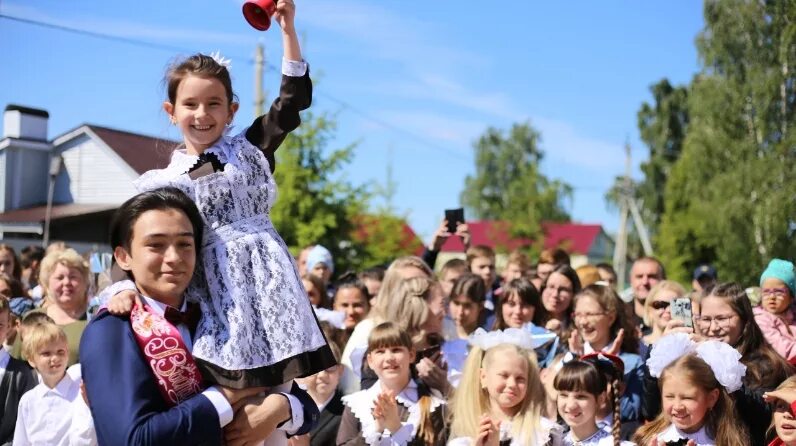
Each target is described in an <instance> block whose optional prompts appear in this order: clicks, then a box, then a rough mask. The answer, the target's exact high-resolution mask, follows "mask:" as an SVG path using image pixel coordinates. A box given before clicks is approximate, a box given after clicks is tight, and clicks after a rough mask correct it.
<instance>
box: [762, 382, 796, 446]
mask: <svg viewBox="0 0 796 446" xmlns="http://www.w3.org/2000/svg"><path fill="white" fill-rule="evenodd" d="M763 398H764V399H765V400H766V401H767V402H769V403H771V404H773V405H774V416H773V419H772V420H771V427H770V428H769V429H768V431H769V435H770V434H771V433H772V431H775V432H776V434H777V436H776V437H775V438H774V440H773V441H772V442H771V444H769V446H796V376H791V377H790V378H788V379H786V380H785V381H783V382H782V384H780V385H779V387H777V389H776V390H774V391H772V392H766V394H765V395H763Z"/></svg>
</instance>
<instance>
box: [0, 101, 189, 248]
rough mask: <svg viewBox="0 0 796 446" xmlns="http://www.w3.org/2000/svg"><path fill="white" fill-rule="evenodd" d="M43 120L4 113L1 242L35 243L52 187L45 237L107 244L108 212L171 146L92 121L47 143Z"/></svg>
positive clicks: (16, 109) (13, 108) (39, 115)
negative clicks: (135, 180) (50, 207)
mask: <svg viewBox="0 0 796 446" xmlns="http://www.w3.org/2000/svg"><path fill="white" fill-rule="evenodd" d="M48 118H49V114H48V113H47V112H46V111H44V110H37V109H32V108H28V107H23V106H18V105H8V106H6V108H5V112H4V114H3V136H2V139H0V239H2V240H3V242H4V243H11V244H12V245H15V246H21V245H29V244H35V243H40V242H41V240H42V238H43V236H44V233H45V219H46V213H47V202H48V192H49V188H50V186H52V190H53V193H52V204H53V206H52V211H51V223H50V240H62V241H65V242H67V243H69V244H70V245H74V246H76V247H79V246H86V247H96V246H100V245H106V244H107V241H108V227H109V223H110V218H111V216H112V214H113V211H114V210H115V209H116V208H118V207H119V205H120V204H122V203H123V202H124V201H125V200H127V199H128V198H130V197H132V196H133V195H135V189H134V188H133V186H132V182H133V180H134V179H136V178H137V177H138V176H139V175H141V174H142V173H144V172H145V171H147V170H149V169H154V168H158V167H163V166H165V165H166V164H167V163H168V159H169V154H170V153H171V151H172V150H173V148H174V146H175V145H176V142H174V141H168V140H163V139H158V138H153V137H148V136H144V135H139V134H135V133H130V132H125V131H121V130H114V129H109V128H106V127H100V126H97V125H91V124H83V125H80V126H78V127H77V128H75V129H73V130H70V131H68V132H66V133H64V134H62V135H59V136H56V137H55V138H54V139H52V140H50V139H48V137H47V120H48ZM58 159H61V160H62V163H60V165H59V163H58ZM54 161H55V162H54ZM51 170H52V173H54V174H55V175H54V176H52V177H51V176H50V172H51ZM51 178H54V181H53V182H52V183H51Z"/></svg>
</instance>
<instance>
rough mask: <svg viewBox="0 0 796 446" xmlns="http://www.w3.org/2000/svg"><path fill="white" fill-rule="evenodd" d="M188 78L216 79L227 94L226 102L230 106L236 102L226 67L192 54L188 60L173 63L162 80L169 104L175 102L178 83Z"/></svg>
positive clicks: (210, 58)
mask: <svg viewBox="0 0 796 446" xmlns="http://www.w3.org/2000/svg"><path fill="white" fill-rule="evenodd" d="M188 76H197V77H203V78H206V79H217V80H218V81H219V82H221V85H223V86H224V90H225V91H226V93H227V102H228V104H231V103H233V102H237V100H238V98H237V96H236V95H235V93H234V92H233V91H232V79H231V78H230V75H229V70H227V67H225V66H223V65H221V64H219V63H218V62H216V60H215V59H213V58H212V57H210V56H207V55H204V54H194V55H193V56H189V57H188V58H186V59H184V60H181V61H179V62H176V63H174V64H173V65H172V66H171V67H170V68H169V69H168V71H166V77H165V79H164V81H165V84H166V95H167V97H168V100H169V102H171V103H172V104H175V103H176V101H177V89H178V88H179V87H180V83H181V82H182V81H183V80H185V78H187V77H188Z"/></svg>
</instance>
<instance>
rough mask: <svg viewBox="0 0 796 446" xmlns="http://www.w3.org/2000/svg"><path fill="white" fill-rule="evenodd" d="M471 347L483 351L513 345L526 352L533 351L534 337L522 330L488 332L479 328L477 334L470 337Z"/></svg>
mask: <svg viewBox="0 0 796 446" xmlns="http://www.w3.org/2000/svg"><path fill="white" fill-rule="evenodd" d="M469 341H470V345H473V346H476V347H478V348H480V349H481V350H483V351H487V350H489V349H490V348H492V347H496V346H498V345H500V344H512V345H516V346H517V347H520V348H522V349H525V350H533V348H534V343H533V337H532V336H531V334H530V333H528V332H527V331H526V330H523V329H521V328H507V329H505V330H495V331H486V330H484V329H483V328H477V329H476V330H475V333H473V334H471V335H470V339H469Z"/></svg>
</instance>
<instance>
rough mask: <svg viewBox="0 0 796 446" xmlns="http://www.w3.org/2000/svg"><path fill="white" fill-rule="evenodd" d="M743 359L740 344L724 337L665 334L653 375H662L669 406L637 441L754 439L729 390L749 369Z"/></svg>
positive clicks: (709, 443) (698, 445)
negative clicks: (727, 341)
mask: <svg viewBox="0 0 796 446" xmlns="http://www.w3.org/2000/svg"><path fill="white" fill-rule="evenodd" d="M740 359H741V355H740V354H739V353H738V352H737V351H736V350H735V349H733V348H732V347H730V346H729V345H727V344H725V343H723V342H719V341H705V342H703V343H701V344H696V343H695V342H693V341H691V340H690V339H689V337H688V335H687V334H685V333H675V334H671V335H667V336H664V337H662V338H661V339H659V340H658V342H657V343H656V344H655V346H654V347H653V349H652V352H651V354H650V359H649V361H647V365H648V367H649V371H650V375H651V376H653V377H657V378H659V381H658V384H659V386H660V391H661V401H662V406H663V410H662V411H661V413H660V414H659V415H658V417H657V418H655V420H653V421H652V422H650V423H648V424H646V425H644V426H643V427H641V428H640V429H639V430H638V431H637V432H636V435H635V437H634V440H635V441H636V443H638V444H639V445H643V446H647V445H656V446H657V445H660V446H662V445H664V444H665V443H668V442H678V441H681V442H682V441H685V442H688V444H689V445H693V446H713V445H722V446H723V445H743V444H750V440H751V438H750V437H749V434H748V432H747V431H746V429H745V426H744V424H743V423H742V422H741V420H740V419H739V417H738V413H737V411H736V409H735V403H734V401H733V399H732V398H731V397H730V395H729V394H730V393H732V392H735V391H736V390H738V389H740V388H741V385H742V379H743V377H744V375H745V374H746V366H744V365H743V364H741V362H740Z"/></svg>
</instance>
